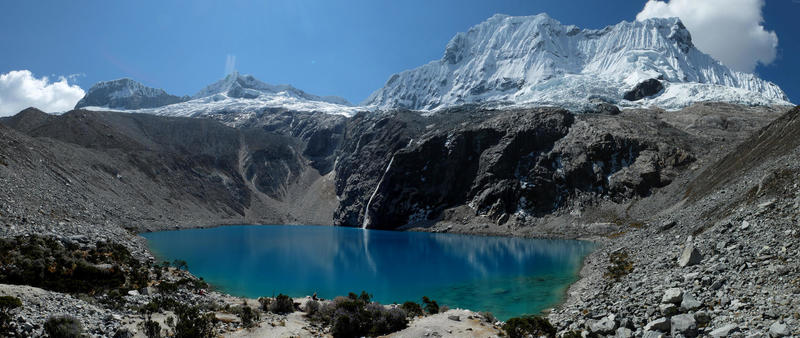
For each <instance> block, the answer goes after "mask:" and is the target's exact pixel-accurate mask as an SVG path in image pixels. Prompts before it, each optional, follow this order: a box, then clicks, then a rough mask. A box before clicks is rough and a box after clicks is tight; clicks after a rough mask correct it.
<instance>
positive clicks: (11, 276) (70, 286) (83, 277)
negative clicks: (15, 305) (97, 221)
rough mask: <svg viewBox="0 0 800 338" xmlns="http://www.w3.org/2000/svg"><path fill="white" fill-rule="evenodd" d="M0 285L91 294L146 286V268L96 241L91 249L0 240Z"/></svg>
mask: <svg viewBox="0 0 800 338" xmlns="http://www.w3.org/2000/svg"><path fill="white" fill-rule="evenodd" d="M0 265H2V266H4V267H5V268H4V269H2V270H0V283H8V284H24V285H31V286H36V287H40V288H43V289H48V290H53V291H59V292H67V293H87V294H94V293H97V292H100V291H104V290H114V289H126V290H127V289H131V288H139V287H143V286H145V285H146V284H147V280H148V274H149V272H148V269H147V267H146V266H144V265H143V264H141V263H140V262H139V261H138V260H137V259H136V258H134V257H133V256H132V255H131V254H130V252H129V251H128V250H127V249H126V248H125V247H124V246H122V245H119V244H115V243H107V242H97V244H96V245H95V248H93V249H83V248H81V247H79V246H78V245H77V244H74V243H70V242H66V243H62V242H61V241H60V240H58V239H56V238H55V237H44V236H18V237H15V238H5V239H0Z"/></svg>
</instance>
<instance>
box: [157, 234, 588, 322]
mask: <svg viewBox="0 0 800 338" xmlns="http://www.w3.org/2000/svg"><path fill="white" fill-rule="evenodd" d="M142 236H144V237H145V238H146V239H147V241H148V243H149V245H150V248H151V250H152V251H153V252H154V253H155V255H156V256H157V257H158V258H159V259H160V260H168V261H172V260H174V259H183V260H185V261H186V262H187V263H188V264H189V270H190V271H191V272H192V273H194V274H195V275H197V276H200V277H203V278H204V279H205V280H206V281H207V282H209V283H210V284H212V285H213V286H215V287H217V288H219V289H221V290H222V291H225V292H227V293H230V294H232V295H237V296H246V297H251V298H256V297H259V296H272V295H274V294H278V293H284V294H288V295H290V296H293V297H301V296H307V295H311V294H313V293H314V292H316V293H317V295H318V296H320V297H323V298H333V297H335V296H341V295H347V293H348V292H351V291H352V292H356V293H360V292H361V290H366V291H367V292H368V293H370V294H373V295H374V300H376V301H378V302H381V303H384V304H391V303H402V302H404V301H407V300H411V301H417V302H420V298H421V297H422V296H428V297H430V298H431V299H434V300H436V301H437V302H438V303H439V304H440V305H448V306H449V307H451V308H456V307H460V308H467V309H470V310H475V311H491V312H492V313H494V314H495V316H497V317H498V318H500V319H503V320H505V319H507V318H510V317H513V316H518V315H522V314H535V313H538V312H539V311H541V310H543V309H545V308H547V307H550V306H553V305H555V304H556V303H558V301H559V300H560V298H561V297H562V296H563V294H564V291H565V290H566V287H567V286H568V285H569V284H570V283H572V282H574V281H575V280H576V278H577V273H578V270H579V269H580V265H581V261H582V260H583V257H584V256H585V255H586V254H588V253H589V252H590V251H591V250H592V249H593V248H594V245H593V244H592V243H589V242H580V241H564V240H538V239H522V238H509V237H483V236H468V235H455V234H433V233H422V232H394V231H379V230H362V229H357V228H345V227H329V226H284V225H275V226H252V225H251V226H224V227H218V228H212V229H190V230H176V231H163V232H153V233H146V234H143V235H142Z"/></svg>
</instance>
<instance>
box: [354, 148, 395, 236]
mask: <svg viewBox="0 0 800 338" xmlns="http://www.w3.org/2000/svg"><path fill="white" fill-rule="evenodd" d="M392 162H394V156H392V158H391V159H390V160H389V164H388V165H386V170H384V171H383V175H382V176H381V180H380V181H378V184H377V185H376V186H375V191H373V192H372V196H370V197H369V201H367V206H366V207H364V222H362V223H361V229H366V228H367V225H368V224H369V206H370V204H372V199H374V198H375V195H377V194H378V189H380V188H381V184H383V179H384V178H386V173H388V172H389V169H390V168H391V167H392Z"/></svg>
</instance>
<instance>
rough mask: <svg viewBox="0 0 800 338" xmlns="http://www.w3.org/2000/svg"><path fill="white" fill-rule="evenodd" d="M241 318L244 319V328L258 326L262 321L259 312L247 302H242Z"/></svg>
mask: <svg viewBox="0 0 800 338" xmlns="http://www.w3.org/2000/svg"><path fill="white" fill-rule="evenodd" d="M239 318H241V319H242V326H244V327H246V328H250V327H253V326H255V325H256V323H257V322H258V320H259V319H260V318H259V316H258V312H256V311H255V310H253V308H251V307H250V306H249V305H247V302H246V301H244V302H242V306H241V308H240V310H239Z"/></svg>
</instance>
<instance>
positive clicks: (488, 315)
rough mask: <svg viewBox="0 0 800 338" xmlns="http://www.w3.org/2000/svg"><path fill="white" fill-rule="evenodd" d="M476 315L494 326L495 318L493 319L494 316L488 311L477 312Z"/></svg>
mask: <svg viewBox="0 0 800 338" xmlns="http://www.w3.org/2000/svg"><path fill="white" fill-rule="evenodd" d="M478 314H479V315H480V316H481V317H482V318H483V320H484V321H486V322H487V323H489V324H494V323H495V322H497V317H495V316H494V314H493V313H491V312H489V311H483V312H478Z"/></svg>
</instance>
